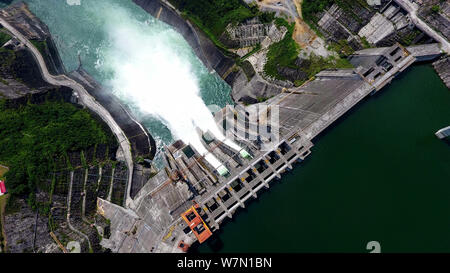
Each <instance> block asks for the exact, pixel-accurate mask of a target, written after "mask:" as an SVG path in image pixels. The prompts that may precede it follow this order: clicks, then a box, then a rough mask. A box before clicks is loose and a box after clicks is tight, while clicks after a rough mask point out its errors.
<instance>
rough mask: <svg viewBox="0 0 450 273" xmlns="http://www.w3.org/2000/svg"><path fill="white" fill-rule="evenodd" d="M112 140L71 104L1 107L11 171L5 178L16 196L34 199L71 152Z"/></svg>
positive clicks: (5, 159) (4, 153)
mask: <svg viewBox="0 0 450 273" xmlns="http://www.w3.org/2000/svg"><path fill="white" fill-rule="evenodd" d="M112 140H113V139H112V137H111V136H110V135H109V134H108V133H106V132H105V130H104V128H103V125H102V124H100V123H99V122H97V121H96V120H94V119H93V118H92V117H91V116H90V114H89V113H88V112H87V111H86V110H82V109H79V108H76V107H75V106H74V105H72V104H69V103H60V102H46V103H44V104H40V105H33V104H28V105H25V106H21V107H20V108H19V109H12V108H11V109H10V108H7V107H6V106H5V103H4V101H3V102H2V103H1V104H0V162H1V163H3V164H5V165H7V166H9V167H10V169H9V172H8V173H6V175H5V177H6V181H7V186H8V190H9V192H10V193H11V194H13V195H21V196H24V195H27V194H31V195H32V194H33V193H34V192H35V190H36V188H37V187H38V185H39V183H40V182H42V181H45V179H46V178H47V177H49V173H50V172H51V171H53V170H54V165H55V160H56V159H57V158H61V157H64V156H66V154H67V152H69V151H78V150H83V149H85V148H88V147H90V146H93V145H95V144H99V143H108V142H110V141H112Z"/></svg>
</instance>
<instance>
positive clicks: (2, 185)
mask: <svg viewBox="0 0 450 273" xmlns="http://www.w3.org/2000/svg"><path fill="white" fill-rule="evenodd" d="M5 193H6V186H5V182H4V181H2V180H0V195H3V194H5Z"/></svg>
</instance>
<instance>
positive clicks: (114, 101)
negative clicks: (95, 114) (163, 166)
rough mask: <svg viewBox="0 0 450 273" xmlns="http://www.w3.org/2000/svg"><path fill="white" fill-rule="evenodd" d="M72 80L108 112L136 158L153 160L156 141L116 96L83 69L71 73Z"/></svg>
mask: <svg viewBox="0 0 450 273" xmlns="http://www.w3.org/2000/svg"><path fill="white" fill-rule="evenodd" d="M70 78H72V79H73V80H75V81H76V82H78V83H79V84H81V85H82V86H83V87H84V88H85V89H86V90H87V91H88V92H89V93H90V94H91V95H92V96H93V97H94V98H95V99H96V100H97V101H98V102H99V103H100V104H101V105H102V106H103V107H105V108H106V109H107V110H108V112H109V113H110V114H111V116H112V117H113V118H114V120H115V121H116V122H117V124H118V125H119V126H120V128H122V130H123V131H124V133H125V135H126V136H127V138H128V140H129V141H130V144H131V149H132V153H133V157H134V158H136V157H145V158H150V159H153V157H154V156H155V152H156V143H155V140H154V139H153V137H152V136H151V135H150V133H149V132H148V131H147V129H146V128H145V127H144V126H142V125H141V124H140V123H139V122H138V121H136V120H135V119H134V118H133V116H132V114H131V113H130V112H129V111H128V109H126V108H125V106H123V105H122V104H121V103H120V101H119V99H118V98H117V97H116V96H114V95H113V94H112V93H111V92H109V91H107V90H105V88H104V87H102V86H101V85H100V84H99V83H98V82H97V81H96V80H95V79H94V78H92V77H91V76H90V75H89V74H88V73H87V72H86V71H84V70H83V69H82V68H79V69H78V70H76V71H73V72H71V73H70Z"/></svg>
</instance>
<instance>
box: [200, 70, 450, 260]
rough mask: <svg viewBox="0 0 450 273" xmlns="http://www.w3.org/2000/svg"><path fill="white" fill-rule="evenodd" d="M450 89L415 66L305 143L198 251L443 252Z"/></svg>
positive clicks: (449, 230) (449, 215)
mask: <svg viewBox="0 0 450 273" xmlns="http://www.w3.org/2000/svg"><path fill="white" fill-rule="evenodd" d="M448 125H450V90H448V89H447V87H445V85H444V84H443V83H442V82H441V80H440V79H439V77H438V76H437V74H436V73H435V72H434V70H433V68H432V67H431V65H415V66H413V67H412V68H410V69H408V70H407V71H405V72H404V73H403V74H401V76H399V77H398V78H397V79H396V80H394V81H393V82H392V84H391V85H389V86H387V87H386V88H384V89H383V90H382V91H381V92H380V93H379V94H377V95H375V96H373V97H369V98H368V99H367V100H365V101H364V102H362V103H360V104H359V105H358V106H357V107H356V108H354V109H353V110H351V112H350V113H348V114H347V115H346V116H345V117H343V118H341V119H340V120H339V121H338V122H337V124H335V126H333V127H331V128H329V129H327V130H326V131H325V132H324V133H323V134H322V135H321V136H319V138H318V139H316V140H315V141H314V143H315V145H316V146H315V147H313V149H312V154H311V155H310V157H309V158H308V159H307V160H306V161H304V162H303V163H300V164H297V166H296V167H295V168H294V170H293V171H292V172H290V173H289V174H286V175H285V176H283V178H282V179H281V182H279V183H278V182H277V183H275V184H274V186H272V187H271V188H270V190H269V191H267V192H265V193H263V194H261V195H260V196H259V199H257V200H255V201H254V202H251V203H250V204H249V205H248V206H246V208H245V209H241V210H240V211H239V213H237V215H236V216H234V218H233V220H231V221H229V222H228V223H227V224H225V225H223V226H222V227H221V229H220V230H219V232H218V234H217V235H216V236H215V237H214V238H213V240H210V241H209V242H207V243H204V244H203V245H201V246H200V247H199V248H198V249H197V250H196V251H199V252H211V251H219V252H369V251H368V250H366V245H367V243H368V242H369V241H378V242H379V243H380V244H381V251H382V252H450V145H449V144H447V143H446V142H444V141H442V140H438V139H437V138H436V136H435V135H434V133H435V132H436V131H437V130H438V129H440V128H442V127H445V126H448Z"/></svg>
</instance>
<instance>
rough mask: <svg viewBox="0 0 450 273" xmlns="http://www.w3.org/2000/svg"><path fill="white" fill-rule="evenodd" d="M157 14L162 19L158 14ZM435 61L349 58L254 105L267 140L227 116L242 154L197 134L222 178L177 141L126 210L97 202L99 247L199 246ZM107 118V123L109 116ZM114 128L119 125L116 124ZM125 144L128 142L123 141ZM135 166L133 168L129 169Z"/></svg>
mask: <svg viewBox="0 0 450 273" xmlns="http://www.w3.org/2000/svg"><path fill="white" fill-rule="evenodd" d="M158 13H159V15H158V17H159V16H162V15H161V10H160V11H159V12H158ZM163 14H164V13H163ZM22 40H25V38H23V39H22ZM25 43H26V42H25ZM29 47H32V46H29ZM440 54H441V50H440V48H439V46H437V45H436V44H431V45H425V46H419V47H407V48H404V47H403V46H401V45H400V44H396V45H394V46H392V47H386V48H377V49H367V50H361V51H357V52H355V54H353V55H352V56H351V57H350V59H349V60H350V62H351V63H352V64H353V65H354V67H355V69H344V70H325V71H322V72H320V73H318V74H317V75H316V76H315V77H314V78H312V79H310V80H309V81H307V82H306V83H305V84H304V85H302V86H300V87H297V88H292V89H290V90H283V91H282V92H281V93H280V94H278V95H277V96H275V97H273V98H271V99H269V100H267V101H266V102H264V103H260V104H259V105H258V107H260V108H262V109H264V111H263V112H262V113H260V116H259V117H258V118H257V119H258V120H264V119H268V118H269V117H273V116H274V115H275V113H278V116H277V120H276V123H275V124H271V125H272V127H271V128H270V130H268V133H269V134H268V135H269V136H270V137H271V140H272V141H266V140H265V139H264V138H262V137H261V136H262V135H261V132H260V131H258V130H254V128H257V127H258V126H257V124H256V123H257V122H255V120H254V119H252V118H251V117H250V114H247V111H248V112H251V107H246V108H244V111H243V113H244V115H243V116H237V117H236V118H234V117H232V120H233V121H234V120H235V119H237V123H238V124H237V126H233V128H232V130H231V131H227V135H228V136H231V137H232V139H234V141H235V142H236V143H237V144H238V147H241V149H236V146H231V145H229V144H227V143H225V142H222V141H221V140H220V139H217V138H215V137H214V136H212V135H211V134H210V133H209V132H203V131H201V130H198V133H199V135H200V137H201V138H200V139H201V142H202V144H203V145H204V146H206V147H208V148H209V153H210V154H212V155H214V156H215V157H216V158H218V159H219V160H220V161H221V162H222V163H223V164H224V166H225V168H226V170H227V171H226V172H223V171H221V170H219V169H216V168H215V167H214V166H212V165H211V164H210V163H209V162H208V160H205V158H204V154H203V155H202V154H201V153H200V152H199V151H197V150H196V149H195V147H193V146H192V145H190V144H188V143H184V142H183V141H181V140H178V141H175V142H174V143H171V144H170V145H166V146H165V149H164V150H165V151H164V155H163V161H164V166H163V168H161V170H160V172H158V173H157V174H156V175H155V176H153V177H152V178H150V179H149V180H148V181H144V183H142V184H145V185H143V187H142V189H140V187H139V189H138V190H136V191H137V193H136V195H133V196H132V199H133V201H132V202H127V204H126V207H125V208H124V207H121V206H118V205H114V204H112V203H110V202H108V201H106V200H104V199H101V198H100V199H98V212H99V213H100V214H102V215H104V216H105V217H106V218H108V219H110V220H111V229H112V232H111V233H112V234H111V237H110V238H106V239H104V240H103V241H102V244H103V245H104V246H106V247H108V248H110V249H112V250H113V251H117V252H181V251H185V249H186V248H185V247H186V246H189V245H191V244H192V243H194V242H195V241H199V242H200V243H202V242H205V241H206V240H208V238H209V237H210V236H211V235H212V234H213V233H214V232H216V231H217V230H218V229H220V226H221V225H222V223H223V222H224V221H225V219H227V218H232V217H233V215H234V214H235V212H236V211H237V210H238V209H239V208H240V207H241V208H242V207H245V206H246V204H247V203H248V202H249V200H251V199H255V198H258V196H259V195H260V193H261V192H262V191H264V189H269V188H270V187H271V185H272V184H273V183H274V182H275V181H276V180H277V179H279V178H280V177H281V176H282V174H283V173H286V171H288V170H291V169H292V168H293V167H294V166H295V164H297V163H299V162H302V161H303V160H305V159H306V158H307V157H308V156H309V155H310V154H311V148H312V147H313V141H314V139H315V138H316V137H317V136H318V135H319V134H320V133H321V132H323V131H324V130H325V129H326V128H327V127H329V126H330V125H331V124H333V122H335V121H336V120H337V119H339V118H340V117H341V116H342V115H344V114H345V113H346V112H348V111H349V110H350V109H351V108H353V107H354V106H355V105H356V104H358V103H359V102H360V101H361V100H363V99H364V98H366V97H367V96H369V95H370V94H375V93H377V92H379V91H380V90H381V89H382V88H383V87H384V86H386V85H387V84H389V83H390V82H391V81H392V80H393V79H394V78H395V77H396V76H397V75H398V74H399V73H400V72H402V71H404V70H405V69H407V68H408V67H409V66H410V65H411V64H413V63H414V62H416V61H423V60H432V59H434V58H436V57H438V56H439V55H440ZM37 55H38V54H37ZM224 75H226V73H225V74H224ZM222 76H223V75H222ZM70 78H71V79H72V80H74V81H76V82H77V83H78V84H79V85H81V86H83V87H84V89H86V90H87V91H88V92H89V93H90V94H91V95H92V96H93V97H95V98H96V99H97V100H98V101H99V102H100V103H102V104H104V105H108V103H111V102H108V101H107V99H105V101H103V102H102V101H101V100H102V98H101V96H99V95H98V94H101V91H102V89H101V87H100V86H99V84H98V83H96V82H95V81H94V80H93V79H90V78H89V76H88V75H87V73H85V72H83V70H81V69H79V70H77V71H75V72H72V73H71V75H70ZM89 87H90V88H89ZM96 92H99V93H98V94H97V95H96ZM105 108H108V107H106V106H105ZM109 111H110V112H111V110H109ZM124 111H126V109H124ZM223 113H225V114H229V113H230V112H229V111H227V108H225V109H223V110H222V111H220V112H217V113H216V116H215V117H216V122H217V125H218V127H219V128H220V127H221V126H223V124H224V123H227V122H228V121H229V120H228V119H227V118H229V117H225V118H224V117H223V115H221V114H223ZM111 116H113V118H114V113H111ZM114 120H115V119H114ZM115 121H116V122H117V123H119V125H120V120H115ZM135 124H136V125H138V126H139V125H140V124H139V123H138V122H135ZM276 126H278V127H277V128H275V127H276ZM141 128H142V127H141ZM124 131H125V130H124ZM275 133H276V134H278V135H277V136H275ZM125 135H127V134H126V132H125ZM144 135H145V134H144ZM248 136H251V138H250V137H248ZM272 137H273V139H275V141H273V139H272ZM132 138H133V136H132V135H127V139H128V140H129V141H130V142H131V139H132ZM144 140H145V141H139V140H136V147H134V148H133V150H135V149H136V148H137V149H138V151H139V147H140V146H139V145H144V146H143V147H144V151H148V149H149V146H151V145H149V144H150V143H149V142H148V140H147V139H145V138H144ZM267 147H270V148H269V149H267ZM138 165H139V164H137V162H134V166H133V168H136V166H138ZM130 173H132V176H131V175H130V184H131V186H133V184H135V183H138V181H137V180H145V177H143V176H142V175H141V174H139V172H137V171H135V170H134V169H133V171H132V172H131V170H130ZM127 201H128V200H127Z"/></svg>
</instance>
